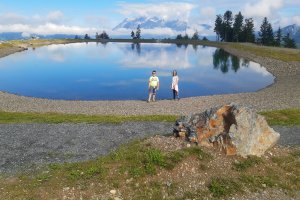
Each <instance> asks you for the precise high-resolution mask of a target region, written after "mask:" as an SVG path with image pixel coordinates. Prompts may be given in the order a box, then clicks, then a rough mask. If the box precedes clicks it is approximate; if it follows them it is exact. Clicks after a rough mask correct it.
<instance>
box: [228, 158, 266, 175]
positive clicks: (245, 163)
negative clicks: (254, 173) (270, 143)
mask: <svg viewBox="0 0 300 200" xmlns="http://www.w3.org/2000/svg"><path fill="white" fill-rule="evenodd" d="M261 162H262V159H261V158H259V157H257V156H249V157H248V158H246V159H244V160H242V161H239V162H234V163H233V169H234V170H236V171H245V170H247V169H249V168H251V167H254V166H257V165H258V164H260V163H261Z"/></svg>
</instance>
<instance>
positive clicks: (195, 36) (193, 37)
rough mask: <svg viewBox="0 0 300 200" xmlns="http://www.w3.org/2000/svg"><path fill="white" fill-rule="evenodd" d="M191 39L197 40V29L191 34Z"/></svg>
mask: <svg viewBox="0 0 300 200" xmlns="http://www.w3.org/2000/svg"><path fill="white" fill-rule="evenodd" d="M191 39H192V40H199V34H198V31H197V30H196V31H195V33H194V35H193V36H192V38H191Z"/></svg>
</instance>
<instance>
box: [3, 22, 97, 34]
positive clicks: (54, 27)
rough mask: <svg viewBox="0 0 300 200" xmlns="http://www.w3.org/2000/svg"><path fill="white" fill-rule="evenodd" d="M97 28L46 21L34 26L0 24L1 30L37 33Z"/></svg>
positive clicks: (83, 30) (76, 32)
mask: <svg viewBox="0 0 300 200" xmlns="http://www.w3.org/2000/svg"><path fill="white" fill-rule="evenodd" d="M96 31H97V30H96V29H95V28H85V27H80V26H67V25H58V24H53V23H46V24H43V25H38V26H32V25H25V24H13V25H0V32H25V33H26V34H29V33H36V34H41V35H49V34H78V35H79V34H85V33H88V34H94V33H95V32H96Z"/></svg>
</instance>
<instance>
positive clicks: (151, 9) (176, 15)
mask: <svg viewBox="0 0 300 200" xmlns="http://www.w3.org/2000/svg"><path fill="white" fill-rule="evenodd" d="M119 6H120V9H119V13H121V14H123V15H124V16H126V17H136V16H146V17H153V16H156V17H160V18H163V19H165V20H169V19H181V20H185V21H187V20H188V18H189V15H190V13H191V11H192V10H193V9H194V8H195V7H196V5H194V4H191V3H177V2H164V3H158V4H150V3H149V4H145V3H143V4H142V3H139V4H138V3H136V4H134V3H123V2H122V3H120V4H119Z"/></svg>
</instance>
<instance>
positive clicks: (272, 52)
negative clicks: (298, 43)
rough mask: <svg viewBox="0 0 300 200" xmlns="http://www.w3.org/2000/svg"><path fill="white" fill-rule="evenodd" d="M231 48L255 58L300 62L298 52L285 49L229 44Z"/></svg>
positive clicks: (299, 51)
mask: <svg viewBox="0 0 300 200" xmlns="http://www.w3.org/2000/svg"><path fill="white" fill-rule="evenodd" d="M229 46H230V47H232V48H235V49H239V50H242V51H248V52H250V53H253V54H255V55H257V56H262V57H269V58H274V59H277V60H282V61H298V62H300V50H299V49H298V50H297V49H286V48H278V47H265V46H257V45H254V44H241V43H230V45H229Z"/></svg>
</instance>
